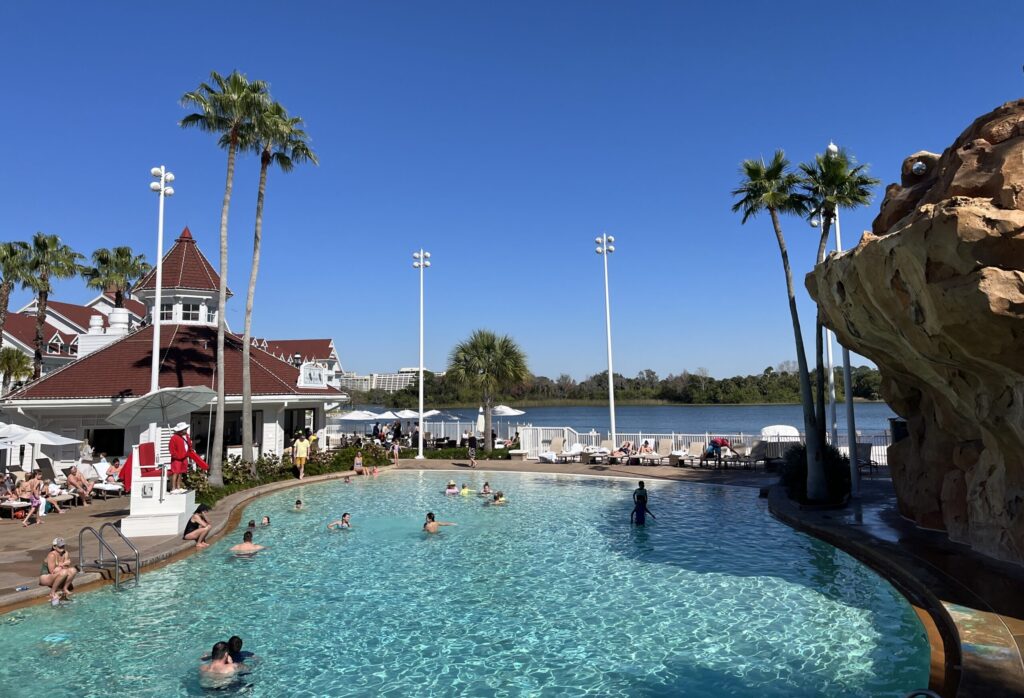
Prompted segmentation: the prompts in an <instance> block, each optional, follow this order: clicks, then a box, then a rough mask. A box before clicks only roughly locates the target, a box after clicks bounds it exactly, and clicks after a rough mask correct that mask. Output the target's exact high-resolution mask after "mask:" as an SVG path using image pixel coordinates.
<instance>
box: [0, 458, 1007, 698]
mask: <svg viewBox="0 0 1024 698" xmlns="http://www.w3.org/2000/svg"><path fill="white" fill-rule="evenodd" d="M390 470H409V471H448V472H465V473H471V472H479V471H487V472H524V473H536V474H553V475H577V476H587V477H607V478H626V479H649V480H667V481H677V482H689V483H692V484H712V485H729V486H734V487H735V486H738V487H747V488H766V487H769V486H771V485H773V484H774V483H775V481H776V479H777V476H776V475H775V474H771V473H765V472H763V471H761V472H758V471H756V470H754V471H751V470H738V469H732V470H715V469H705V468H680V467H672V466H608V465H582V464H579V463H567V464H547V463H545V464H539V463H532V462H529V461H527V462H522V461H480V462H479V466H478V468H476V469H470V468H469V467H468V464H464V463H459V462H452V461H447V460H437V461H432V460H427V461H418V460H412V459H410V460H404V461H400V462H399V465H398V467H397V468H393V467H388V468H385V469H383V470H382V471H381V473H382V475H386V474H387V472H389V471H390ZM345 476H353V477H355V476H354V475H353V473H352V472H351V471H343V472H338V473H329V474H327V475H319V476H310V477H307V478H305V479H304V480H302V481H299V480H283V481H279V482H274V483H269V484H266V485H261V486H258V487H255V488H252V489H249V490H243V491H241V492H235V493H233V494H231V495H228V496H227V497H225V498H223V499H221V500H220V501H219V502H217V504H216V505H215V506H214V507H213V508H212V509H211V511H210V518H211V523H212V525H213V528H212V530H211V532H210V536H209V538H208V539H209V540H215V539H217V538H220V537H222V536H224V535H227V534H228V533H230V532H231V531H232V530H233V529H234V528H235V527H236V526H237V525H238V523H239V521H240V519H241V514H242V509H243V507H244V506H245V505H247V504H249V503H250V502H252V501H253V500H255V499H258V498H260V497H262V496H264V495H266V494H271V493H274V492H279V491H282V490H287V489H291V488H294V487H301V486H304V485H307V484H317V483H322V482H330V481H333V480H339V479H342V478H344V477H345ZM786 501H788V500H786ZM769 510H770V511H771V513H772V514H773V515H774V516H775V517H776V518H778V519H779V520H780V521H781V522H783V523H785V524H787V525H789V526H791V527H793V528H796V529H797V530H801V531H803V532H805V533H808V534H810V535H814V536H815V537H818V538H821V539H822V540H824V541H825V542H827V543H829V544H831V545H834V546H835V547H837V548H840V549H842V550H844V551H846V552H848V553H850V554H852V555H854V557H857V558H858V559H859V560H861V562H863V563H864V564H866V565H868V566H869V567H871V568H872V569H874V570H875V571H876V572H878V573H879V574H881V575H882V576H883V577H884V578H886V579H887V580H888V581H890V582H891V583H893V585H894V586H895V587H896V588H897V589H898V590H899V591H900V592H901V593H902V594H903V595H904V597H905V598H907V599H908V601H909V602H910V603H911V605H912V606H914V608H915V611H917V612H918V615H919V617H920V618H921V619H922V623H923V624H924V625H925V627H926V629H927V630H928V639H929V643H930V645H931V649H932V661H931V672H930V673H931V678H930V685H931V687H932V690H934V691H936V692H938V693H940V695H943V696H954V695H968V696H981V695H986V696H998V695H1003V693H998V692H997V693H992V692H988V693H982V692H971V693H957V690H958V689H959V688H963V687H964V685H974V682H973V681H965V677H970V678H973V677H974V676H975V675H976V674H977V673H978V672H979V671H982V670H984V671H985V672H988V671H991V666H989V665H988V664H982V665H978V666H975V663H973V662H965V663H964V664H965V666H964V667H963V671H962V673H961V672H960V671H958V670H959V664H960V660H959V658H960V655H961V653H960V651H959V650H960V646H961V642H962V640H961V637H963V628H962V624H961V623H958V622H957V619H954V618H953V615H954V614H951V613H950V612H949V609H947V607H946V606H944V605H943V604H942V603H941V602H939V601H938V599H937V598H936V597H935V596H934V595H933V594H932V595H930V592H929V589H928V586H927V585H926V584H925V583H923V582H921V581H919V580H916V578H915V577H914V574H913V572H912V571H909V570H905V569H903V568H901V567H899V566H898V565H896V566H894V565H893V564H888V563H886V562H885V559H884V556H879V555H878V554H875V553H874V552H873V551H872V549H871V548H870V547H868V546H867V544H866V543H864V542H851V541H850V540H849V539H848V538H846V537H844V536H843V535H841V534H840V533H837V532H834V531H827V530H824V529H819V528H817V527H815V526H814V525H813V522H809V521H807V520H806V518H807V517H806V514H807V512H800V511H799V509H797V513H795V514H794V513H793V512H791V511H790V510H789V509H787V508H786V507H785V506H784V503H783V502H780V501H779V499H778V496H777V495H775V493H774V492H773V496H772V497H771V498H770V501H769ZM125 513H126V512H125ZM51 517H52V515H51ZM51 517H47V518H48V519H50V518H51ZM19 525H20V524H19ZM32 528H38V527H32ZM76 532H77V531H76ZM39 533H41V536H42V541H41V542H42V543H43V545H41V546H39V547H40V548H42V549H44V550H45V549H49V542H48V538H49V537H50V536H52V535H54V534H60V531H55V530H52V529H49V528H48V530H46V531H45V532H39ZM65 537H67V536H65ZM139 541H147V542H145V543H141V544H140V543H139ZM150 541H151V542H150ZM76 542H77V539H76ZM134 542H136V543H137V544H138V547H139V549H140V558H141V571H142V572H148V571H151V570H154V569H159V568H160V567H163V566H164V565H167V564H170V563H172V562H176V561H178V560H180V559H183V558H185V557H187V556H189V555H192V554H195V553H198V552H201V551H199V550H197V549H196V547H195V545H194V544H193V543H192V542H190V541H182V540H181V539H180V538H178V537H176V536H175V537H162V538H149V539H137V540H136V541H134ZM68 543H69V546H70V545H71V543H72V540H71V538H68ZM72 557H73V559H75V556H74V555H73V556H72ZM35 564H38V558H37V561H36V563H35ZM23 583H24V584H25V585H28V586H29V587H30V588H29V590H27V591H24V592H17V591H13V590H9V591H6V592H4V593H2V594H0V614H2V613H7V612H10V611H13V610H16V609H18V608H23V607H25V606H30V605H37V604H42V603H45V602H46V601H47V599H48V591H49V590H48V589H46V588H44V587H39V586H38V578H36V577H32V578H28V579H25V581H24V582H23ZM107 584H112V580H111V579H110V578H109V574H108V573H104V574H102V575H101V574H99V573H95V572H91V573H88V574H83V575H79V577H78V579H77V580H76V591H78V592H82V591H86V590H90V589H95V588H97V587H99V586H103V585H107ZM967 610H970V609H967ZM969 620H970V621H971V622H974V621H976V618H974V617H971V618H970V619H969ZM947 648H949V649H948V651H947ZM981 685H992V684H991V682H988V683H986V682H984V681H982V682H981V683H980V684H978V686H979V688H980V686H981ZM1014 685H1015V684H1014ZM1022 685H1024V684H1022ZM950 691H952V692H950Z"/></svg>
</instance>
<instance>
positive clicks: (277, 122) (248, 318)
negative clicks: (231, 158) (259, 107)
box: [242, 102, 319, 462]
mask: <svg viewBox="0 0 1024 698" xmlns="http://www.w3.org/2000/svg"><path fill="white" fill-rule="evenodd" d="M302 125H303V124H302V119H300V118H299V117H297V116H296V117H289V116H288V112H287V111H285V108H284V107H283V106H281V105H280V104H279V103H277V102H273V103H272V104H270V105H268V106H267V108H266V109H264V110H263V111H262V112H260V113H259V114H257V116H256V119H255V122H254V136H255V141H256V142H257V143H258V144H259V145H258V146H257V147H258V148H259V151H260V184H259V189H258V190H257V193H256V228H255V231H254V232H253V237H252V267H251V268H250V270H249V291H248V293H247V294H246V297H245V331H244V332H243V341H242V459H243V460H248V461H250V462H251V461H253V460H254V455H255V454H254V453H253V436H252V378H251V376H250V370H249V352H250V349H251V347H250V341H251V339H252V305H253V299H254V298H255V296H256V275H257V274H258V273H259V268H260V244H261V242H262V239H263V201H264V196H265V194H266V190H267V172H268V171H269V170H270V166H271V165H274V164H276V165H277V166H278V167H280V168H281V171H282V172H291V170H292V168H293V167H295V165H296V164H297V163H301V162H312V163H313V164H314V165H317V164H319V161H318V160H317V157H316V154H315V153H314V152H313V150H312V149H311V148H310V147H309V142H308V136H307V135H306V132H305V131H304V130H303V129H302Z"/></svg>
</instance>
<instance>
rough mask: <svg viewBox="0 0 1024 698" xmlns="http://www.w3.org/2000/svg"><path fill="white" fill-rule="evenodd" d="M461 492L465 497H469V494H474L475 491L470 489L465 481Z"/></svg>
mask: <svg viewBox="0 0 1024 698" xmlns="http://www.w3.org/2000/svg"><path fill="white" fill-rule="evenodd" d="M459 494H460V495H462V496H463V497H468V496H469V495H471V494H473V491H472V490H470V489H469V485H467V484H466V483H465V482H463V483H462V489H460V490H459Z"/></svg>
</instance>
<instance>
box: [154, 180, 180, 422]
mask: <svg viewBox="0 0 1024 698" xmlns="http://www.w3.org/2000/svg"><path fill="white" fill-rule="evenodd" d="M149 173H150V174H151V175H153V177H154V178H155V179H157V180H159V181H156V182H150V184H149V188H150V189H151V190H152V191H154V192H156V194H157V196H159V198H160V208H159V214H158V215H157V224H156V294H155V295H154V297H153V357H152V365H151V367H150V374H149V392H151V393H152V392H155V391H157V390H159V389H160V312H161V304H162V298H161V293H162V290H163V280H164V199H165V198H167V197H168V196H174V188H173V187H171V186H170V184H171V182H173V181H174V175H173V174H172V173H170V172H168V171H167V168H166V167H165V166H163V165H160V167H154V168H153V169H151V170H150V171H149ZM150 427H151V428H153V430H154V431H153V440H154V441H156V431H155V424H152V425H150Z"/></svg>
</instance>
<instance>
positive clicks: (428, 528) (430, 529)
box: [423, 511, 458, 533]
mask: <svg viewBox="0 0 1024 698" xmlns="http://www.w3.org/2000/svg"><path fill="white" fill-rule="evenodd" d="M456 525H458V524H454V523H452V522H450V521H438V520H437V519H435V518H434V512H432V511H428V512H427V520H426V521H424V522H423V530H424V532H426V533H437V532H438V529H439V528H440V527H441V526H456Z"/></svg>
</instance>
